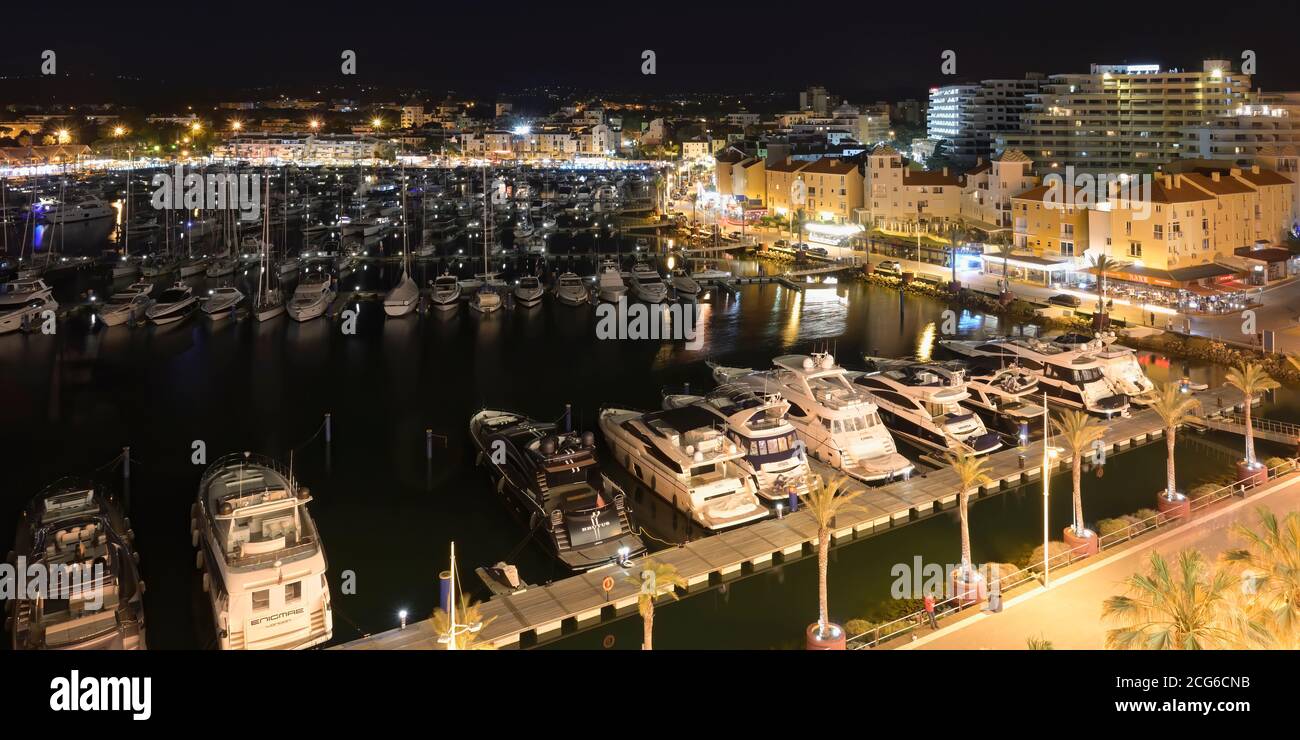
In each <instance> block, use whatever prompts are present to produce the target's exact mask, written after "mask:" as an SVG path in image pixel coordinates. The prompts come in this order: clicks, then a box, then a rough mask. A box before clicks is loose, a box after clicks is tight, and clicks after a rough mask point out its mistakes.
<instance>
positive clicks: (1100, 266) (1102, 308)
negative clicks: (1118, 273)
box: [1088, 254, 1119, 313]
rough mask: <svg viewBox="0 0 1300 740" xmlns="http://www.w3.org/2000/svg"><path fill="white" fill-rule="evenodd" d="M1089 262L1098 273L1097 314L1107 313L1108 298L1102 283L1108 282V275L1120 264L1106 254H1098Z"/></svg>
mask: <svg viewBox="0 0 1300 740" xmlns="http://www.w3.org/2000/svg"><path fill="white" fill-rule="evenodd" d="M1088 262H1089V264H1091V265H1092V267H1093V269H1094V270H1096V272H1097V313H1105V312H1106V296H1105V294H1104V293H1103V292H1102V288H1103V286H1102V283H1104V282H1105V280H1106V273H1107V272H1108V271H1110V270H1114V269H1115V268H1116V267H1118V266H1119V263H1118V262H1116V261H1115V260H1113V259H1111V258H1110V257H1107V256H1106V255H1104V254H1098V255H1096V256H1095V257H1093V258H1091V259H1090V260H1088Z"/></svg>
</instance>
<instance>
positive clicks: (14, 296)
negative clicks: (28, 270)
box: [0, 279, 54, 309]
mask: <svg viewBox="0 0 1300 740" xmlns="http://www.w3.org/2000/svg"><path fill="white" fill-rule="evenodd" d="M53 292H54V288H51V287H50V286H49V285H47V284H46V283H45V281H44V280H40V279H37V280H15V281H13V282H10V283H5V284H3V285H0V309H4V308H5V307H9V306H19V305H24V304H26V303H28V302H30V301H31V300H32V299H34V298H39V297H41V296H48V295H50V294H52V293H53Z"/></svg>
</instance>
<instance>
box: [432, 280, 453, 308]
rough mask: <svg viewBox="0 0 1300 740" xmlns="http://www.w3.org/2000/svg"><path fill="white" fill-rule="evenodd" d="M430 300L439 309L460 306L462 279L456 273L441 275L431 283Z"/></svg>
mask: <svg viewBox="0 0 1300 740" xmlns="http://www.w3.org/2000/svg"><path fill="white" fill-rule="evenodd" d="M429 300H430V302H431V303H432V304H433V307H434V308H436V309H438V310H439V311H451V310H454V309H456V308H459V307H460V281H459V280H457V279H456V276H455V275H439V276H438V277H437V278H434V280H433V282H431V283H429Z"/></svg>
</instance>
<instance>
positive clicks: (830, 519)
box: [800, 477, 862, 634]
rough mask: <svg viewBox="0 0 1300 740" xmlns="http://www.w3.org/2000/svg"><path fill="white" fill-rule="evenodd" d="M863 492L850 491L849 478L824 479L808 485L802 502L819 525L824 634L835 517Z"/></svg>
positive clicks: (819, 610) (819, 611)
mask: <svg viewBox="0 0 1300 740" xmlns="http://www.w3.org/2000/svg"><path fill="white" fill-rule="evenodd" d="M861 493H862V489H860V488H851V487H850V484H849V480H848V479H847V478H843V477H838V478H835V479H834V480H832V481H831V482H830V483H829V484H827V483H826V482H825V481H823V480H822V479H821V478H815V479H814V480H813V482H812V483H811V484H810V485H809V486H808V492H807V493H805V494H803V496H801V497H800V500H801V502H802V504H803V506H804V508H806V509H807V510H808V513H809V514H811V515H812V518H813V522H814V523H815V524H816V525H817V626H818V628H819V629H820V632H821V633H822V634H825V633H826V625H828V624H830V617H829V616H828V613H829V611H828V607H827V598H826V574H827V571H828V570H829V568H830V555H831V543H830V538H831V527H832V526H833V525H834V522H835V517H837V516H839V515H840V514H843V513H846V512H848V511H850V510H852V509H853V508H855V505H854V499H856V498H857V497H858V496H859V495H860V494H861Z"/></svg>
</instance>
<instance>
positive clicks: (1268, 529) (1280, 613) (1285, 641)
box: [1220, 506, 1300, 650]
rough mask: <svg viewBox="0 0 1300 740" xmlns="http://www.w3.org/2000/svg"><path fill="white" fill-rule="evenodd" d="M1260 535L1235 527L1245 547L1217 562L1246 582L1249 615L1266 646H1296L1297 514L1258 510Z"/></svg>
mask: <svg viewBox="0 0 1300 740" xmlns="http://www.w3.org/2000/svg"><path fill="white" fill-rule="evenodd" d="M1258 514H1259V524H1260V528H1259V531H1255V530H1254V529H1251V528H1250V527H1247V526H1245V525H1243V524H1240V523H1238V524H1236V525H1234V526H1233V528H1232V531H1233V533H1234V534H1236V535H1237V536H1238V537H1239V538H1241V539H1243V540H1245V542H1246V546H1245V547H1243V548H1238V549H1235V550H1228V551H1227V552H1225V553H1223V554H1222V555H1221V556H1220V559H1221V560H1222V561H1223V562H1224V563H1226V564H1227V565H1228V566H1229V567H1230V568H1232V569H1233V570H1234V571H1236V572H1237V573H1238V574H1240V575H1241V577H1242V579H1243V581H1244V583H1243V585H1246V584H1249V586H1250V588H1249V589H1248V592H1249V593H1248V594H1247V600H1248V601H1249V602H1251V603H1250V604H1249V605H1248V606H1247V610H1248V611H1252V612H1254V615H1255V616H1256V617H1257V619H1258V623H1259V624H1260V625H1261V627H1262V628H1263V631H1264V633H1265V634H1266V635H1267V637H1268V643H1269V644H1268V646H1269V647H1276V648H1282V649H1289V650H1294V649H1296V648H1297V647H1300V514H1297V513H1296V512H1294V511H1292V512H1289V513H1288V514H1287V515H1286V516H1285V517H1284V518H1282V519H1281V521H1279V520H1278V518H1277V516H1276V515H1274V514H1273V512H1271V511H1269V510H1268V509H1266V508H1264V507H1262V506H1261V507H1260V508H1259V510H1258Z"/></svg>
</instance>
